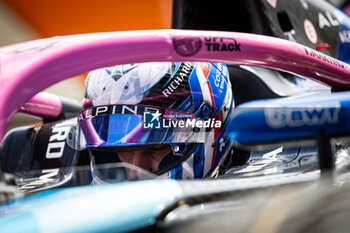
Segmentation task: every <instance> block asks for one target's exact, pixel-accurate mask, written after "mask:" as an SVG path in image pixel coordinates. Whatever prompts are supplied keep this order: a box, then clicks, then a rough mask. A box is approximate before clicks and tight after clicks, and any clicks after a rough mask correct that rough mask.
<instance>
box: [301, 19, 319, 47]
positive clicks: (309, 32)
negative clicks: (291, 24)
mask: <svg viewBox="0 0 350 233" xmlns="http://www.w3.org/2000/svg"><path fill="white" fill-rule="evenodd" d="M304 30H305V34H306V36H307V38H308V39H309V41H310V42H311V43H313V44H317V42H318V36H317V32H316V29H315V27H314V25H313V24H312V23H311V21H310V20H309V19H305V20H304Z"/></svg>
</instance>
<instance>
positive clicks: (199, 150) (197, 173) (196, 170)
mask: <svg viewBox="0 0 350 233" xmlns="http://www.w3.org/2000/svg"><path fill="white" fill-rule="evenodd" d="M193 155H194V156H196V157H195V158H193V175H194V178H202V177H203V171H204V160H205V157H204V144H203V143H201V144H197V147H196V150H195V151H194V152H193Z"/></svg>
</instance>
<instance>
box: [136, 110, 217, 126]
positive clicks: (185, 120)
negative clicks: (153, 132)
mask: <svg viewBox="0 0 350 233" xmlns="http://www.w3.org/2000/svg"><path fill="white" fill-rule="evenodd" d="M143 120H144V122H143V127H144V128H145V129H160V128H162V129H164V128H165V129H166V128H178V129H182V128H186V129H189V128H192V129H194V128H198V129H201V128H221V121H220V120H216V119H214V118H209V119H207V120H203V119H197V118H195V116H194V115H192V114H188V113H182V112H178V111H173V110H167V111H166V112H165V114H164V115H163V116H162V114H161V113H160V112H159V111H156V112H145V113H144V118H143Z"/></svg>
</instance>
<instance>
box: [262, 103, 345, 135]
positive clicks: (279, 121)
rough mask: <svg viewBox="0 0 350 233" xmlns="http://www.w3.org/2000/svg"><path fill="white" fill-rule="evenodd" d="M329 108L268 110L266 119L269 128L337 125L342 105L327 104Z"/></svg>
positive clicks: (319, 106) (309, 107)
mask: <svg viewBox="0 0 350 233" xmlns="http://www.w3.org/2000/svg"><path fill="white" fill-rule="evenodd" d="M326 105H327V106H322V105H321V104H319V105H318V106H313V107H311V106H308V107H290V108H287V107H281V108H266V109H265V111H264V112H265V119H266V123H267V125H268V126H269V127H271V128H274V129H278V128H284V127H291V128H294V127H303V126H316V125H323V124H337V123H338V122H339V114H340V103H339V102H334V103H327V104H326Z"/></svg>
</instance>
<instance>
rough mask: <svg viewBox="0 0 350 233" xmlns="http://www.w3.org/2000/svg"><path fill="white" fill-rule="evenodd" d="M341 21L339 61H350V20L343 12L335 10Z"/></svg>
mask: <svg viewBox="0 0 350 233" xmlns="http://www.w3.org/2000/svg"><path fill="white" fill-rule="evenodd" d="M334 11H335V13H336V15H337V19H338V20H339V36H338V54H337V58H338V59H339V60H342V61H345V62H347V63H348V61H349V60H350V18H349V17H348V16H347V15H346V14H345V13H344V12H343V11H341V10H339V9H335V10H334Z"/></svg>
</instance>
